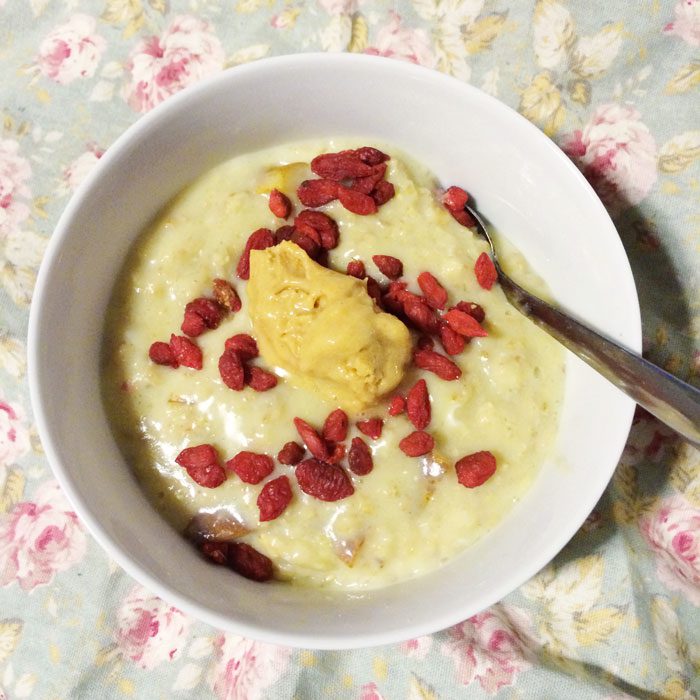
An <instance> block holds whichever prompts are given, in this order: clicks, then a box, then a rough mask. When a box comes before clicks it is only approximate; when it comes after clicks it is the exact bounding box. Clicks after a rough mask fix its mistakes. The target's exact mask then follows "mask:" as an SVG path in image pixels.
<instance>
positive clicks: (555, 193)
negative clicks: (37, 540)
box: [29, 54, 641, 649]
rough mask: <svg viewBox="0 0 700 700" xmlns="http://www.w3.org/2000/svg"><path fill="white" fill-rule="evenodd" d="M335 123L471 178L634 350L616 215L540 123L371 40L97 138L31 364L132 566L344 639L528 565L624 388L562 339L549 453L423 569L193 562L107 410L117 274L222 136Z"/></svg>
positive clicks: (95, 520) (404, 626) (424, 613)
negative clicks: (135, 472) (106, 145)
mask: <svg viewBox="0 0 700 700" xmlns="http://www.w3.org/2000/svg"><path fill="white" fill-rule="evenodd" d="M332 135H334V136H339V135H340V136H343V135H359V136H363V137H366V139H367V141H368V142H371V141H372V139H373V138H376V139H378V140H381V141H386V142H389V143H394V144H396V146H397V147H400V148H401V149H402V150H404V151H406V152H407V153H409V154H411V155H412V156H414V157H415V158H417V159H418V160H420V161H423V162H424V163H425V164H426V165H427V166H429V167H430V168H431V169H432V170H433V171H434V172H435V173H436V174H437V176H438V177H439V178H440V180H441V181H442V182H444V183H453V182H459V183H462V184H465V185H466V186H468V187H469V189H470V191H471V192H472V193H473V194H474V195H475V196H476V198H477V200H478V202H479V207H480V209H481V211H482V212H483V213H484V214H485V215H486V216H487V217H488V218H489V219H490V220H491V221H492V223H493V224H494V226H495V227H496V228H497V229H499V230H500V231H501V232H502V233H503V234H504V235H505V236H506V237H507V238H509V239H510V240H511V241H512V242H513V243H514V244H515V245H516V246H517V247H518V248H520V250H521V251H522V252H523V253H524V254H525V256H526V257H527V259H528V260H529V261H530V263H531V264H532V266H533V267H534V268H535V270H536V271H537V272H538V273H539V274H540V275H541V276H542V277H543V278H544V279H545V280H546V282H547V284H548V285H549V287H550V289H551V291H552V293H553V295H554V297H555V298H556V299H557V300H558V302H559V303H560V304H561V305H562V306H563V307H564V308H566V309H568V310H570V311H571V312H573V313H574V314H575V315H577V316H578V317H580V318H582V319H585V320H586V321H588V322H589V323H590V324H592V325H593V326H595V327H596V328H598V329H600V330H601V331H602V332H604V333H606V334H607V335H609V336H610V337H612V338H614V339H616V340H618V341H619V342H621V343H622V344H624V345H626V346H627V347H629V348H631V349H633V350H637V351H638V350H639V349H640V346H641V333H640V318H639V305H638V302H637V296H636V291H635V287H634V282H633V279H632V274H631V271H630V268H629V264H628V261H627V258H626V257H625V253H624V251H623V248H622V245H621V243H620V240H619V238H618V235H617V232H616V231H615V228H614V227H613V225H612V222H611V221H610V219H609V217H608V215H607V213H606V212H605V210H604V208H603V206H602V205H601V203H600V201H599V200H598V198H597V197H596V195H595V194H594V192H593V191H592V190H591V188H590V187H589V185H588V184H587V183H586V181H585V180H584V178H583V177H582V176H581V175H580V174H579V172H578V171H577V170H576V168H575V167H574V166H573V165H572V164H571V163H570V162H569V160H568V159H567V158H566V157H565V156H564V155H563V153H562V152H561V151H560V150H559V149H558V148H557V147H556V146H555V145H554V144H553V143H552V142H551V141H550V140H549V139H547V138H546V137H545V136H543V135H542V133H540V131H538V130H537V129H536V128H535V127H534V126H532V125H531V124H530V123H528V122H527V121H526V120H525V119H523V118H522V117H520V116H519V115H518V114H516V113H515V112H514V111H512V110H511V109H509V108H508V107H505V106H504V105H503V104H501V103H500V102H498V101H497V100H495V99H493V98H491V97H489V96H487V95H485V94H483V93H481V92H480V91H478V90H476V89H474V88H473V87H470V86H468V85H465V84H463V83H460V82H458V81H457V80H454V79H452V78H448V77H446V76H444V75H441V74H439V73H437V72H433V71H429V70H426V69H423V68H419V67H417V66H413V65H410V64H406V63H401V62H398V61H390V60H386V59H382V58H376V57H369V56H352V55H326V54H323V55H313V54H302V55H296V56H287V57H281V58H273V59H269V60H265V61H260V62H257V63H253V64H249V65H245V66H241V67H238V68H235V69H233V70H230V71H227V72H225V73H223V74H222V75H220V76H218V77H216V78H214V79H212V80H209V81H208V82H205V83H202V84H200V85H198V86H196V87H194V88H191V89H188V90H185V91H184V92H183V93H181V94H179V95H177V96H175V97H173V98H172V99H169V100H168V101H167V102H166V103H165V104H164V105H161V106H160V107H158V108H156V109H154V110H153V111H152V112H151V113H150V114H148V115H146V116H145V117H143V118H142V119H140V120H139V121H138V122H137V123H136V124H134V125H133V126H132V127H131V128H130V129H128V130H127V132H126V133H125V134H124V135H123V136H121V137H120V138H119V139H118V140H117V141H116V143H115V144H114V145H113V146H112V147H111V148H110V149H109V150H108V151H107V153H106V154H105V156H104V157H103V158H102V159H101V160H100V162H99V164H98V165H97V167H96V168H95V170H94V171H93V173H91V175H90V177H89V178H88V179H87V181H86V182H85V183H84V184H83V186H82V187H81V188H80V190H79V192H77V193H76V195H75V196H74V197H73V199H72V200H71V201H70V203H69V205H68V206H67V208H66V210H65V212H64V214H63V216H62V217H61V219H60V221H59V223H58V226H57V227H56V230H55V232H54V234H53V236H52V238H51V241H50V244H49V247H48V251H47V253H46V256H45V258H44V262H43V265H42V268H41V271H40V274H39V279H38V282H37V285H36V291H35V296H34V303H33V305H32V310H31V311H32V312H31V318H30V326H29V361H30V375H29V379H30V387H31V394H32V401H33V406H34V412H35V415H36V420H37V425H38V428H39V434H40V436H41V439H42V443H43V445H44V449H45V450H46V454H47V456H48V459H49V462H50V463H51V465H52V467H53V470H54V472H55V474H56V477H57V478H58V480H59V482H60V484H61V486H62V487H63V489H64V490H65V492H66V493H67V495H68V497H69V498H70V500H71V502H72V504H73V506H74V507H75V510H76V512H77V513H78V515H79V516H80V517H81V518H82V520H83V521H84V522H85V523H86V524H87V526H88V528H89V530H90V531H91V532H92V534H93V535H94V536H95V538H96V539H97V540H98V541H99V542H100V544H101V545H102V546H103V547H104V548H105V549H106V550H107V552H108V553H109V554H110V555H111V556H112V557H113V558H114V559H115V560H116V561H117V562H119V564H121V566H123V567H124V569H126V571H127V572H129V573H130V574H131V575H132V576H133V577H134V578H135V579H137V580H138V581H140V582H141V583H142V584H144V585H145V586H147V587H148V588H150V589H151V590H152V591H153V592H155V593H157V594H158V595H159V596H161V597H163V598H164V599H165V600H167V601H169V602H171V603H172V604H174V605H176V606H178V607H179V608H181V609H182V610H184V611H186V612H188V613H191V614H192V615H194V616H196V617H198V618H200V619H201V620H204V621H205V622H208V623H210V624H212V625H214V626H216V627H219V628H223V629H226V630H231V631H234V632H236V633H239V634H242V635H246V636H249V637H253V638H256V639H260V640H266V641H270V642H277V643H280V644H288V645H293V646H301V647H309V648H334V649H341V648H352V647H363V646H371V645H375V644H384V643H388V642H394V641H397V640H402V639H407V638H409V637H413V636H416V635H421V634H426V633H430V632H433V631H436V630H439V629H442V628H445V627H447V626H449V625H452V624H454V623H457V622H459V621H461V620H463V619H465V618H467V617H469V616H471V615H473V614H474V613H476V612H478V611H480V610H482V609H484V608H486V607H488V606H489V605H491V604H492V603H495V602H496V601H498V600H499V599H500V598H502V597H503V596H505V595H506V594H508V593H509V592H511V591H512V590H514V589H515V588H517V587H518V586H519V585H520V584H522V583H523V582H525V581H526V580H527V579H528V578H530V577H531V576H532V575H534V574H535V573H536V572H537V571H538V570H539V569H540V568H541V567H543V566H544V565H545V564H547V562H549V561H550V559H552V557H554V555H556V554H557V552H558V551H559V550H560V549H561V548H562V547H563V546H564V545H565V544H566V542H567V541H568V540H569V539H570V538H571V536H572V535H573V534H574V533H575V531H576V530H577V528H578V527H579V526H580V525H581V523H582V522H583V521H584V519H585V518H586V516H587V515H588V513H589V512H590V511H591V509H592V508H593V507H594V505H595V503H596V501H597V500H598V498H599V497H600V496H601V494H602V492H603V490H604V489H605V486H606V484H607V483H608V481H609V479H610V477H611V475H612V473H613V470H614V468H615V465H616V463H617V460H618V458H619V456H620V453H621V451H622V448H623V446H624V443H625V439H626V437H627V433H628V430H629V427H630V423H631V419H632V412H633V408H634V404H633V402H632V401H631V400H629V399H627V398H626V397H624V396H623V395H622V394H620V393H619V392H618V391H617V390H616V389H614V388H613V387H612V386H611V385H610V384H608V383H607V382H606V381H605V380H604V379H602V378H601V377H600V376H598V375H597V374H596V373H595V372H594V371H593V370H591V369H589V368H588V367H587V366H586V365H584V364H583V363H582V362H581V361H579V360H577V359H576V358H573V357H569V358H568V360H567V375H566V393H565V400H564V405H563V412H562V416H561V427H560V431H559V435H558V442H557V449H556V454H555V455H553V457H552V459H551V461H550V462H549V463H548V464H545V465H544V467H543V469H542V470H541V473H540V475H539V477H538V478H537V480H536V482H535V484H534V486H533V487H532V488H531V490H530V491H529V492H528V493H527V495H526V496H525V497H524V498H523V500H522V501H521V502H520V503H519V504H518V505H517V507H516V508H515V509H514V510H513V511H512V512H511V513H509V514H508V515H507V516H506V518H505V519H504V521H503V522H502V524H501V525H500V526H499V527H497V528H496V529H495V530H494V531H492V532H491V533H489V535H487V536H486V537H484V538H483V539H482V540H480V541H479V542H477V543H476V544H475V545H474V546H472V547H471V548H470V549H469V550H468V551H466V552H464V553H463V554H462V555H461V556H459V557H458V558H456V559H455V560H454V561H452V562H451V563H450V564H448V565H447V566H445V567H444V568H442V569H440V570H439V571H436V572H434V573H432V574H429V575H426V576H423V577H421V578H418V579H414V580H412V581H408V582H406V583H401V584H398V585H395V586H392V587H389V588H385V589H380V590H377V591H372V592H370V593H366V594H363V595H346V594H341V593H332V592H315V593H314V594H313V595H309V593H308V591H306V590H301V589H298V588H295V587H294V586H290V585H285V584H277V583H271V584H265V585H260V584H256V583H253V582H250V581H247V580H245V579H242V578H240V577H237V576H235V575H233V574H231V572H229V571H227V570H224V569H219V568H216V567H213V566H210V565H209V564H208V563H206V562H205V561H203V560H202V559H201V558H200V557H199V556H198V555H197V553H196V552H195V551H194V549H193V548H192V547H191V545H190V544H188V543H187V542H186V541H185V540H184V539H183V538H182V537H181V536H180V535H179V534H178V533H177V532H175V531H174V530H172V529H170V527H169V526H168V525H167V524H166V523H165V521H164V520H162V519H161V517H160V516H159V515H158V514H157V513H156V511H155V510H154V509H153V508H152V506H151V505H150V504H149V502H148V501H147V500H146V498H145V497H144V495H143V494H142V492H141V491H140V489H139V487H138V486H137V484H136V481H135V479H134V478H133V477H132V475H131V472H130V470H129V467H128V465H127V464H126V463H125V462H124V459H123V458H122V456H121V454H120V452H119V450H118V448H117V445H116V444H115V441H114V439H113V437H112V435H111V433H110V429H109V426H108V424H107V419H106V416H105V411H104V409H103V407H102V404H101V399H100V391H99V366H100V364H99V356H100V343H101V338H102V327H103V320H104V316H105V309H106V305H107V303H108V300H109V295H110V291H111V288H112V284H113V282H114V280H115V278H116V276H117V273H118V271H119V269H120V267H121V265H122V263H123V261H124V257H125V255H126V253H127V251H128V249H129V247H130V246H131V244H132V243H133V241H134V239H135V237H136V236H137V235H138V234H139V232H140V231H141V230H142V228H143V226H144V225H145V224H146V223H147V222H148V221H149V220H150V219H151V218H152V217H153V216H154V214H155V213H156V212H157V211H158V210H159V209H160V208H161V206H162V205H163V204H164V203H165V202H167V201H168V200H169V199H170V198H171V197H172V196H173V195H174V194H175V193H176V192H178V190H180V189H181V188H182V187H183V186H185V185H186V184H187V183H189V182H190V181H192V180H193V179H194V178H196V177H197V176H198V175H200V174H201V173H202V172H204V171H205V170H207V169H208V168H210V167H212V166H213V165H215V164H217V163H219V162H221V161H222V160H224V159H228V158H230V157H232V156H234V155H237V154H242V153H246V152H249V151H253V150H256V149H260V148H264V147H267V146H271V145H273V144H276V143H281V142H287V141H292V140H296V139H303V138H313V137H323V136H332ZM86 585H87V582H86Z"/></svg>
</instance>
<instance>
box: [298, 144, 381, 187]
mask: <svg viewBox="0 0 700 700" xmlns="http://www.w3.org/2000/svg"><path fill="white" fill-rule="evenodd" d="M311 171H312V172H314V173H316V175H318V176H319V177H322V178H330V179H331V180H338V181H339V180H344V179H345V178H348V177H351V178H355V177H367V176H368V175H371V174H372V166H371V165H369V164H367V163H364V162H363V161H362V160H361V158H360V156H359V154H358V153H357V152H356V151H345V152H344V153H324V154H322V155H320V156H316V157H315V158H314V159H313V160H312V161H311Z"/></svg>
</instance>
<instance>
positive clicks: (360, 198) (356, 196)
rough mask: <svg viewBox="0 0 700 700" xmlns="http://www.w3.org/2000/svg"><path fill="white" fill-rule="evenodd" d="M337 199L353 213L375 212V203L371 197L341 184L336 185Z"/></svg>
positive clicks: (365, 213) (366, 213)
mask: <svg viewBox="0 0 700 700" xmlns="http://www.w3.org/2000/svg"><path fill="white" fill-rule="evenodd" d="M338 201H339V202H340V203H341V204H342V205H343V206H344V207H345V208H346V209H347V210H348V211H351V212H352V213H353V214H359V215H360V216H367V215H368V214H376V213H377V203H376V202H375V201H374V200H373V199H372V197H370V196H369V195H368V194H362V192H355V190H351V189H350V188H348V187H343V185H338Z"/></svg>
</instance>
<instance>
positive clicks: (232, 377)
mask: <svg viewBox="0 0 700 700" xmlns="http://www.w3.org/2000/svg"><path fill="white" fill-rule="evenodd" d="M219 374H220V375H221V379H222V381H223V382H224V384H226V386H227V387H228V388H229V389H233V390H234V391H242V390H243V387H245V367H244V366H243V360H242V359H241V356H240V355H239V354H238V353H237V352H236V351H235V350H224V352H223V354H222V355H221V357H220V358H219Z"/></svg>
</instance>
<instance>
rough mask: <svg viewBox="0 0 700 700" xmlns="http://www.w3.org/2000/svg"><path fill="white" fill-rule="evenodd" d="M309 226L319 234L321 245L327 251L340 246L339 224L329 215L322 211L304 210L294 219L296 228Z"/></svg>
mask: <svg viewBox="0 0 700 700" xmlns="http://www.w3.org/2000/svg"><path fill="white" fill-rule="evenodd" d="M302 224H303V225H304V226H309V227H311V228H312V229H314V230H315V231H316V232H317V233H318V237H319V245H320V246H321V247H322V248H325V249H326V250H332V249H333V248H335V247H336V246H337V245H338V238H339V232H338V224H337V223H336V221H335V219H332V218H331V217H330V216H328V214H324V213H323V212H322V211H311V210H310V209H303V210H302V211H300V212H299V214H298V215H297V217H296V218H295V219H294V226H296V227H299V226H301V225H302ZM304 231H305V230H304Z"/></svg>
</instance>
